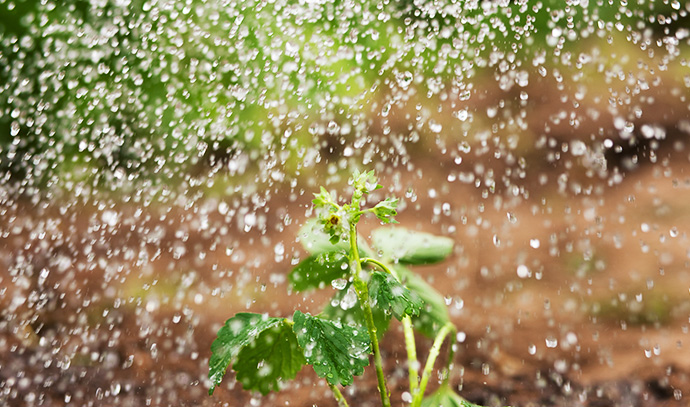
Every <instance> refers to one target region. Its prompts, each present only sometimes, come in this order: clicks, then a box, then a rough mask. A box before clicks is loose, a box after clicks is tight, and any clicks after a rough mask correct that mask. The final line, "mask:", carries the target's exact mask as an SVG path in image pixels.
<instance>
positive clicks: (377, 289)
mask: <svg viewBox="0 0 690 407" xmlns="http://www.w3.org/2000/svg"><path fill="white" fill-rule="evenodd" d="M369 297H370V298H371V301H372V302H373V304H372V305H373V306H375V307H376V308H381V309H384V310H390V311H391V312H392V313H393V316H394V317H395V318H396V319H397V320H398V321H401V320H402V318H403V317H404V316H405V315H409V316H419V312H420V310H421V309H422V307H423V306H424V301H423V300H422V298H421V297H420V296H419V295H418V294H417V293H415V292H414V291H410V290H409V289H408V288H407V287H405V286H404V285H402V284H400V282H399V281H398V280H397V279H396V278H395V277H393V276H392V275H390V274H388V273H382V272H380V271H375V272H373V273H372V274H371V280H369Z"/></svg>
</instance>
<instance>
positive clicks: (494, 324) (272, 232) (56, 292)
mask: <svg viewBox="0 0 690 407" xmlns="http://www.w3.org/2000/svg"><path fill="white" fill-rule="evenodd" d="M665 154H667V158H668V160H666V162H667V164H665V165H651V164H649V165H644V166H641V167H640V168H638V169H637V170H636V171H633V172H629V173H626V174H625V177H624V178H623V180H622V182H621V183H620V184H618V185H614V186H609V185H608V184H607V182H608V180H606V179H603V180H598V179H589V181H590V182H591V184H592V188H593V190H594V191H595V190H596V189H597V188H599V189H600V190H602V191H604V192H603V193H602V192H595V193H592V194H586V193H582V194H574V193H568V192H563V193H557V192H554V191H552V190H549V189H548V188H545V187H541V186H539V185H538V182H536V181H535V179H529V178H527V179H525V181H524V182H525V185H526V187H527V188H526V189H527V190H529V191H530V196H529V197H524V196H523V197H521V198H516V197H514V196H513V197H511V195H510V194H508V193H500V192H498V193H495V194H494V195H489V196H488V198H483V197H482V188H476V187H475V186H474V185H467V184H462V183H460V182H456V183H452V184H451V183H447V182H446V183H444V182H439V183H438V185H441V187H440V188H439V189H438V190H437V191H436V194H437V196H436V197H435V198H429V197H427V196H424V194H427V191H428V189H429V187H428V185H429V182H428V181H429V180H445V179H446V178H447V170H446V169H445V167H444V166H445V164H443V163H441V165H435V166H434V165H428V164H427V165H423V166H421V165H420V168H423V171H421V172H417V173H415V174H410V175H406V176H403V177H402V178H401V181H400V183H399V188H398V189H399V190H400V191H399V193H404V191H406V190H407V189H408V188H411V189H412V190H413V191H416V192H417V193H418V195H419V196H418V198H417V199H416V201H415V200H414V199H413V198H410V197H409V196H408V198H407V200H406V208H404V209H403V210H402V212H401V214H400V216H399V221H400V222H401V223H402V224H403V225H405V226H408V227H413V228H422V229H424V230H428V231H431V232H434V233H442V234H445V235H449V236H451V237H453V238H454V239H455V240H456V241H457V247H456V250H455V252H454V254H453V256H452V257H451V258H450V259H449V260H448V261H447V262H445V263H443V264H442V265H438V266H433V267H422V268H419V269H418V271H419V272H420V273H422V274H423V275H424V276H425V277H426V278H427V279H428V280H429V281H430V282H431V283H432V284H433V285H434V286H436V287H437V288H438V289H439V290H440V291H442V292H443V293H444V294H446V295H448V298H449V301H450V309H451V314H452V317H453V320H454V322H455V323H456V324H457V326H458V327H459V329H460V331H461V332H462V333H464V335H463V340H462V342H459V343H458V346H459V350H458V352H457V356H456V360H455V364H454V370H453V372H452V374H453V376H452V382H453V384H454V385H455V386H457V388H458V390H459V391H460V393H461V394H462V395H463V396H464V397H466V398H467V399H468V400H470V401H473V402H476V403H479V404H483V405H489V406H498V405H515V406H551V405H553V406H662V405H663V406H673V405H678V406H681V405H685V404H686V399H687V395H689V394H690V380H689V378H688V375H690V348H689V347H688V345H687V343H688V341H689V340H690V339H689V338H688V316H689V315H690V301H689V298H688V287H690V272H689V271H688V260H687V259H688V247H690V245H689V244H688V231H690V212H689V211H688V210H687V209H686V202H688V200H689V199H690V186H689V185H690V182H689V181H688V178H687V176H686V175H685V172H686V171H687V170H688V169H690V167H689V166H688V163H687V161H686V159H685V158H684V155H685V152H684V151H676V152H673V151H671V152H667V153H665ZM420 174H421V175H420ZM535 177H537V175H535ZM387 178H388V175H384V180H383V183H384V184H385V183H386V181H389V179H387ZM585 179H587V178H585ZM533 181H534V182H535V183H534V184H528V183H529V182H533ZM277 195H278V194H277ZM288 195H289V194H288V193H285V196H288ZM306 195H307V194H305V195H304V196H298V197H297V199H295V200H294V201H292V202H291V201H290V200H289V199H287V200H285V201H282V202H281V200H280V199H278V198H274V199H273V200H272V201H271V205H270V208H267V209H266V210H265V211H263V212H261V213H263V214H265V216H266V224H267V225H272V226H271V227H268V228H267V229H266V231H265V232H264V233H261V232H258V231H257V228H253V229H252V230H250V231H248V232H244V231H240V230H239V229H241V225H239V224H236V223H234V222H233V223H226V222H224V219H223V217H222V216H221V215H219V214H218V213H217V211H209V215H208V216H209V221H208V225H210V226H209V227H203V226H200V225H201V223H200V222H201V219H203V218H204V217H205V216H206V215H205V214H204V213H203V211H201V210H199V211H197V212H196V213H195V212H194V210H189V209H185V208H184V207H182V208H178V209H172V210H171V209H165V210H163V209H156V208H149V209H148V210H147V211H146V212H144V213H143V214H139V215H137V214H136V207H135V206H127V205H124V204H123V205H120V206H118V207H117V208H116V210H117V211H118V212H119V213H120V216H121V219H122V220H123V221H122V222H121V223H118V224H115V225H106V224H105V223H104V222H103V221H102V220H103V216H104V211H105V209H102V208H98V207H93V206H91V205H90V204H83V205H79V206H78V207H77V206H73V207H72V208H69V209H67V210H66V211H62V213H61V212H60V211H59V208H58V207H57V206H55V207H52V206H49V207H48V208H37V207H34V206H32V205H30V204H29V203H19V204H15V205H12V206H7V207H6V213H5V214H4V215H3V218H2V219H3V220H2V222H3V224H2V228H1V230H2V231H3V244H2V251H3V255H2V257H1V258H2V262H3V269H4V270H5V271H3V272H2V275H1V280H0V284H1V287H2V296H1V297H0V305H1V306H2V310H3V311H2V316H3V319H2V321H1V322H0V354H1V355H2V357H1V358H0V360H1V361H2V362H1V364H2V369H0V372H1V373H0V390H2V392H0V400H2V401H3V403H4V404H6V405H44V406H54V405H68V404H69V405H124V406H128V405H131V406H144V405H208V406H211V405H213V406H215V405H229V406H245V405H247V406H249V405H293V406H306V405H318V406H323V407H325V406H335V405H336V403H335V401H334V400H333V399H332V397H331V395H330V391H329V390H328V388H327V386H325V385H324V383H323V380H320V379H318V378H316V376H315V375H314V374H313V372H312V371H311V370H310V369H308V368H305V369H303V371H302V372H301V373H300V374H299V376H298V379H297V380H296V381H295V382H294V383H291V384H287V385H286V388H285V389H284V390H283V391H281V392H279V393H276V394H271V395H269V396H266V397H256V396H255V395H252V394H250V393H248V392H245V391H243V390H242V389H241V386H239V385H238V384H236V383H235V382H234V379H233V375H232V374H229V375H228V376H227V378H226V380H225V382H224V384H223V385H222V386H221V387H220V388H219V389H218V390H217V391H216V393H215V394H214V395H213V396H212V397H209V396H208V395H207V394H206V392H207V389H208V382H207V381H206V379H205V377H206V374H207V360H208V357H209V346H210V343H211V341H212V340H213V338H214V335H215V331H216V330H217V328H218V327H219V326H220V324H221V323H222V322H223V321H224V320H225V319H226V318H228V317H229V316H231V315H232V314H234V313H235V312H238V311H244V310H251V311H253V312H269V313H271V314H274V315H290V314H291V313H292V312H293V310H294V309H296V308H300V309H302V310H306V311H310V310H311V311H312V312H317V311H318V309H319V307H320V306H321V304H323V302H324V301H325V300H326V298H327V296H328V293H314V294H308V295H301V294H292V295H286V283H285V281H284V277H285V275H286V273H287V272H288V271H289V269H290V259H291V258H292V257H298V256H301V255H303V253H301V251H300V249H299V246H298V243H295V239H294V236H295V234H296V231H297V229H298V227H299V224H300V223H301V222H302V220H303V219H304V217H305V212H306V211H305V208H306V207H307V206H308V198H307V197H306ZM278 196H279V195H278ZM499 198H500V199H501V202H500V205H494V204H495V203H496V200H497V199H499ZM443 203H449V204H450V207H451V210H450V212H448V213H447V214H444V212H443V211H438V208H439V207H440V206H441V205H442V204H443ZM214 205H217V204H214ZM286 213H289V214H291V216H292V218H293V220H292V221H286V218H285V214H286ZM223 226H225V227H227V228H228V230H227V231H224V230H223V229H222V228H223ZM274 226H275V227H274ZM375 226H376V225H375V224H374V223H373V222H369V223H367V224H366V225H365V226H364V227H363V231H364V233H365V234H366V233H367V231H368V230H369V229H371V228H372V227H375ZM157 228H159V229H157ZM154 236H155V238H154ZM219 236H220V237H219ZM535 239H538V241H539V245H538V246H537V244H536V241H537V240H535ZM278 242H282V243H283V244H284V245H285V253H286V255H285V256H283V258H278V259H276V258H275V254H274V246H275V245H276V244H277V243H278ZM180 247H185V249H186V250H185V252H184V253H182V252H181V251H180V250H179V248H180ZM159 249H160V253H158V254H156V252H157V251H158V250H159ZM519 265H524V266H526V267H527V269H528V270H529V275H528V276H527V277H526V278H521V277H519V276H518V274H517V272H516V270H517V267H518V266H519ZM44 270H48V271H49V272H48V273H47V274H45V275H44V274H42V271H43V273H45V271H44ZM20 299H23V300H20ZM418 345H419V352H420V356H421V358H422V359H423V358H424V357H425V352H426V351H427V350H428V348H429V346H430V341H428V340H426V339H420V340H419V341H418ZM382 348H383V353H384V356H385V358H386V360H387V361H388V362H387V365H386V369H387V371H388V373H389V375H390V377H392V380H391V382H390V387H391V391H392V400H393V401H394V405H403V403H402V394H403V392H404V390H405V384H406V371H405V365H404V360H405V355H404V346H403V340H402V335H401V333H400V329H399V327H398V326H394V328H393V330H392V331H391V332H390V333H389V334H388V335H387V336H386V337H385V338H384V340H383V343H382ZM433 385H435V384H432V386H433ZM345 394H346V397H348V399H350V400H351V405H353V406H354V405H356V406H369V405H370V406H375V405H377V400H378V396H377V393H376V389H375V379H374V375H373V372H372V371H371V369H370V370H368V371H367V372H366V373H365V375H364V376H363V377H362V378H361V380H359V381H356V384H355V385H354V386H352V387H351V388H349V389H347V390H346V391H345Z"/></svg>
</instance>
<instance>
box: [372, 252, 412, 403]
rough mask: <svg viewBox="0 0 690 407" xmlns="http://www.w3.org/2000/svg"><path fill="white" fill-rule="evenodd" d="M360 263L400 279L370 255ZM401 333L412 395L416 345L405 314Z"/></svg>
mask: <svg viewBox="0 0 690 407" xmlns="http://www.w3.org/2000/svg"><path fill="white" fill-rule="evenodd" d="M362 263H363V264H366V263H371V264H374V265H376V266H378V267H379V268H380V269H381V270H383V271H384V272H386V273H388V274H391V275H392V276H393V277H395V279H396V280H398V281H400V276H398V273H396V272H395V269H393V268H389V267H388V265H386V264H385V263H383V262H381V261H378V260H376V259H372V258H370V257H367V258H364V259H362ZM401 322H402V325H403V333H404V335H405V348H406V349H407V370H408V376H409V380H410V394H412V396H413V397H414V395H415V394H416V392H417V391H418V390H419V366H418V365H419V361H418V360H417V346H416V344H415V339H414V328H413V327H412V319H411V318H410V317H409V316H408V315H406V316H405V317H403V319H402V321H401Z"/></svg>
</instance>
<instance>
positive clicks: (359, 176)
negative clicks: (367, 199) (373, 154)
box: [350, 170, 382, 196]
mask: <svg viewBox="0 0 690 407" xmlns="http://www.w3.org/2000/svg"><path fill="white" fill-rule="evenodd" d="M350 181H351V182H352V186H353V187H354V189H355V194H358V193H359V194H360V196H361V195H362V194H368V193H369V192H372V191H375V190H377V189H379V188H382V186H381V185H379V183H378V179H377V178H376V173H375V172H374V170H371V171H365V172H359V170H355V171H354V172H353V173H352V178H350Z"/></svg>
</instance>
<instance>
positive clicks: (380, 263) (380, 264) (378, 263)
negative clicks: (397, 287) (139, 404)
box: [361, 257, 397, 278]
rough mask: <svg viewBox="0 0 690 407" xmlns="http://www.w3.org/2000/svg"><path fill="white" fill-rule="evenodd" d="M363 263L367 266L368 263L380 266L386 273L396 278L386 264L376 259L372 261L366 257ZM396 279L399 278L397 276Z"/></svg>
mask: <svg viewBox="0 0 690 407" xmlns="http://www.w3.org/2000/svg"><path fill="white" fill-rule="evenodd" d="M361 262H362V263H363V264H366V263H371V264H374V265H376V266H378V267H379V268H380V269H381V270H382V271H383V272H384V273H388V274H393V275H394V276H395V274H394V273H393V272H392V271H391V270H390V269H389V268H388V266H386V264H385V263H383V262H380V261H378V260H376V259H372V258H371V257H365V258H363V259H362V260H361ZM395 277H396V278H397V276H395Z"/></svg>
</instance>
